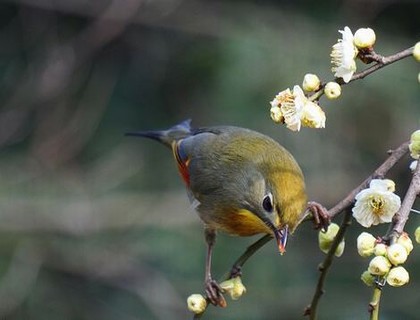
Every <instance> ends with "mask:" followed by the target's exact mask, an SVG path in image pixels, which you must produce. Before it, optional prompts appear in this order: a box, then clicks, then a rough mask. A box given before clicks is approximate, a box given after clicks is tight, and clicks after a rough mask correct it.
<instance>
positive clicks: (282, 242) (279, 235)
mask: <svg viewBox="0 0 420 320" xmlns="http://www.w3.org/2000/svg"><path fill="white" fill-rule="evenodd" d="M273 232H274V237H275V238H276V241H277V246H278V248H279V251H280V254H281V255H283V254H284V253H285V252H286V243H287V237H288V236H289V226H288V225H287V224H286V225H285V226H284V227H283V228H275V229H274V230H273Z"/></svg>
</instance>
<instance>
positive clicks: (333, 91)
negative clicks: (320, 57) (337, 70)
mask: <svg viewBox="0 0 420 320" xmlns="http://www.w3.org/2000/svg"><path fill="white" fill-rule="evenodd" d="M324 93H325V96H326V97H327V98H328V99H331V100H332V99H337V98H338V97H339V96H340V95H341V86H340V85H339V84H338V83H337V82H334V81H330V82H328V83H327V84H326V85H325V88H324Z"/></svg>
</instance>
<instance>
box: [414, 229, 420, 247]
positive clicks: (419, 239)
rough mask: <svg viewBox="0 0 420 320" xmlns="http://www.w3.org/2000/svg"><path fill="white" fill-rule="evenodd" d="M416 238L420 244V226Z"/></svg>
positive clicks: (415, 234) (415, 233) (415, 232)
mask: <svg viewBox="0 0 420 320" xmlns="http://www.w3.org/2000/svg"><path fill="white" fill-rule="evenodd" d="M414 237H415V238H416V242H417V243H420V226H418V227H417V229H416V231H414Z"/></svg>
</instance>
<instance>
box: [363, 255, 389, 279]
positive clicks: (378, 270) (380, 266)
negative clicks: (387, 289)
mask: <svg viewBox="0 0 420 320" xmlns="http://www.w3.org/2000/svg"><path fill="white" fill-rule="evenodd" d="M390 268H391V263H390V262H389V260H388V259H387V258H385V257H383V256H376V257H375V258H373V259H372V260H371V261H370V263H369V267H368V271H369V272H370V273H371V274H373V275H375V276H383V275H385V274H387V273H388V271H389V269H390Z"/></svg>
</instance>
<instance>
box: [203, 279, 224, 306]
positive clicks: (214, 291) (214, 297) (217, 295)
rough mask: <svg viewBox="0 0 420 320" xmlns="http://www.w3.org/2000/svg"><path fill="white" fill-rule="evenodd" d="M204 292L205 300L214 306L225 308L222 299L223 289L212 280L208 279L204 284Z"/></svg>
mask: <svg viewBox="0 0 420 320" xmlns="http://www.w3.org/2000/svg"><path fill="white" fill-rule="evenodd" d="M205 291H206V295H207V299H208V300H209V301H210V302H211V303H212V304H213V305H215V306H219V307H222V308H225V307H226V306H227V303H226V300H225V298H224V297H223V294H222V293H223V289H222V288H221V287H220V285H219V284H218V283H217V282H216V281H215V280H213V279H211V278H209V279H207V280H206V282H205Z"/></svg>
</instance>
